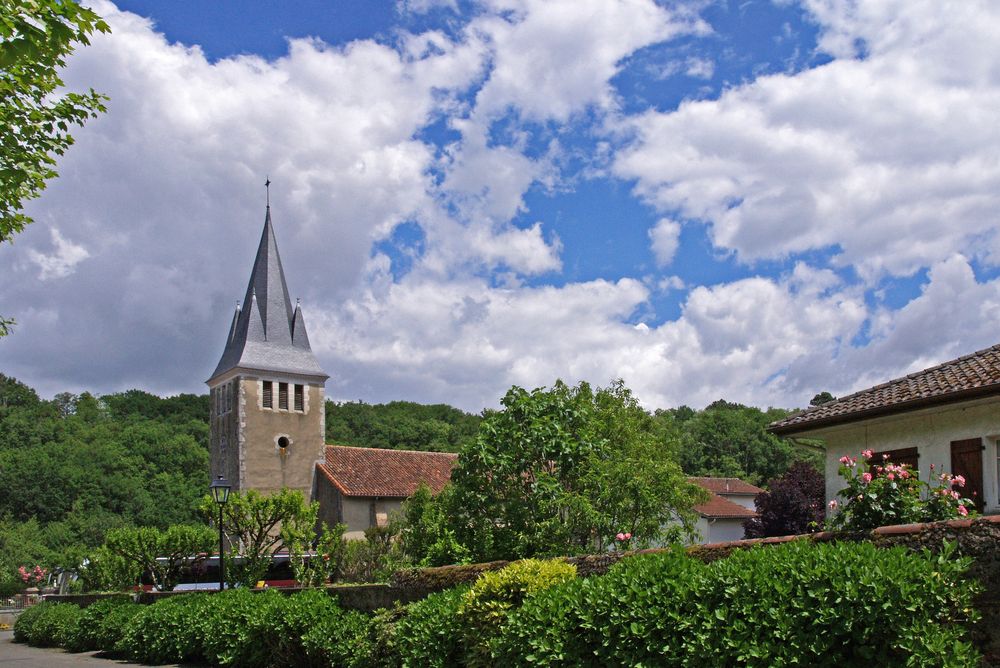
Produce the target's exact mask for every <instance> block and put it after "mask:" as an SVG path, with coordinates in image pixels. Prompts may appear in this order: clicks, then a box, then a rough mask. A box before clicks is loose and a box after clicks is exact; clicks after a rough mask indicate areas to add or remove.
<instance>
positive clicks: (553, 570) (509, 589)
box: [458, 559, 576, 666]
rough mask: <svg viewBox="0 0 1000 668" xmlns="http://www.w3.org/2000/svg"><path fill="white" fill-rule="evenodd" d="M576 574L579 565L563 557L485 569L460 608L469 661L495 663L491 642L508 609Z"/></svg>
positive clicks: (500, 628)
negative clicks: (495, 569) (496, 569)
mask: <svg viewBox="0 0 1000 668" xmlns="http://www.w3.org/2000/svg"><path fill="white" fill-rule="evenodd" d="M574 578H576V567H575V566H573V565H571V564H567V563H566V562H564V561H559V560H550V561H541V560H538V559H525V560H523V561H517V562H514V563H513V564H511V565H510V566H507V567H506V568H504V569H502V570H500V571H496V572H487V573H483V575H482V576H481V577H480V578H479V579H478V580H476V583H475V584H473V585H472V588H471V589H470V590H469V591H468V592H467V593H466V594H465V596H463V597H462V603H461V605H459V608H458V617H459V622H460V625H461V628H462V631H463V635H464V644H465V661H466V664H467V665H470V666H488V665H492V648H491V646H492V644H493V642H494V640H495V638H496V637H497V636H498V635H499V634H500V632H501V630H502V629H503V627H504V626H505V625H506V623H507V615H508V613H510V611H511V610H512V609H514V608H516V607H518V606H520V605H521V603H522V602H523V601H524V600H525V598H527V597H529V596H532V595H534V594H536V593H538V592H540V591H542V590H545V589H548V588H549V587H551V586H552V585H555V584H559V583H561V582H566V581H567V580H573V579H574Z"/></svg>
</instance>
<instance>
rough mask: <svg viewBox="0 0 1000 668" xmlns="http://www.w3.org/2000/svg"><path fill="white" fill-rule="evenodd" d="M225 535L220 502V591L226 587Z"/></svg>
mask: <svg viewBox="0 0 1000 668" xmlns="http://www.w3.org/2000/svg"><path fill="white" fill-rule="evenodd" d="M224 547H225V536H224V535H223V533H222V504H221V503H220V504H219V591H222V590H223V589H225V588H226V560H225V558H224V557H223V556H222V550H223V548H224Z"/></svg>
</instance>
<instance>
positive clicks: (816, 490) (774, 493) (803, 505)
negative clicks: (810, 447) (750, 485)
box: [743, 462, 826, 538]
mask: <svg viewBox="0 0 1000 668" xmlns="http://www.w3.org/2000/svg"><path fill="white" fill-rule="evenodd" d="M767 486H768V489H767V490H766V491H763V492H761V493H759V494H758V495H757V496H756V497H754V505H755V506H756V507H757V516H756V517H752V518H750V519H748V520H747V521H746V522H744V523H743V528H744V530H745V531H746V537H747V538H767V537H768V536H795V535H799V534H804V533H812V532H814V531H819V530H820V529H822V528H823V520H824V519H825V517H826V506H825V505H824V503H825V502H824V495H825V494H826V482H825V480H824V478H823V474H822V473H820V472H819V471H817V470H816V467H814V466H813V465H812V464H810V463H808V462H796V463H794V464H792V466H791V468H789V469H788V471H786V472H785V473H784V475H782V476H781V477H780V478H774V479H772V480H770V481H769V482H768V483H767Z"/></svg>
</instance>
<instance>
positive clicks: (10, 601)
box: [0, 594, 42, 612]
mask: <svg viewBox="0 0 1000 668" xmlns="http://www.w3.org/2000/svg"><path fill="white" fill-rule="evenodd" d="M41 600H42V597H41V596H39V595H38V594H14V595H13V596H6V597H2V598H0V612H19V611H21V610H24V609H25V608H30V607H31V606H33V605H34V604H36V603H38V602H39V601H41Z"/></svg>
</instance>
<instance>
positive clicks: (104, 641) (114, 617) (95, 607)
mask: <svg viewBox="0 0 1000 668" xmlns="http://www.w3.org/2000/svg"><path fill="white" fill-rule="evenodd" d="M140 610H141V606H139V605H137V604H135V603H133V602H132V601H131V599H130V598H129V597H127V596H120V597H115V598H104V599H101V600H99V601H95V602H94V603H92V604H90V605H88V606H87V607H86V608H84V609H83V613H82V614H81V615H80V621H79V623H78V624H77V626H76V631H75V633H73V634H72V635H71V636H70V637H69V638H67V641H66V645H65V647H66V649H67V650H69V651H70V652H92V651H94V650H105V651H109V650H113V649H114V647H115V643H116V642H117V641H118V639H119V638H120V637H121V633H122V628H123V627H124V626H125V623H126V622H127V621H128V620H129V619H131V618H132V616H134V615H136V614H138V613H139V611H140Z"/></svg>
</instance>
